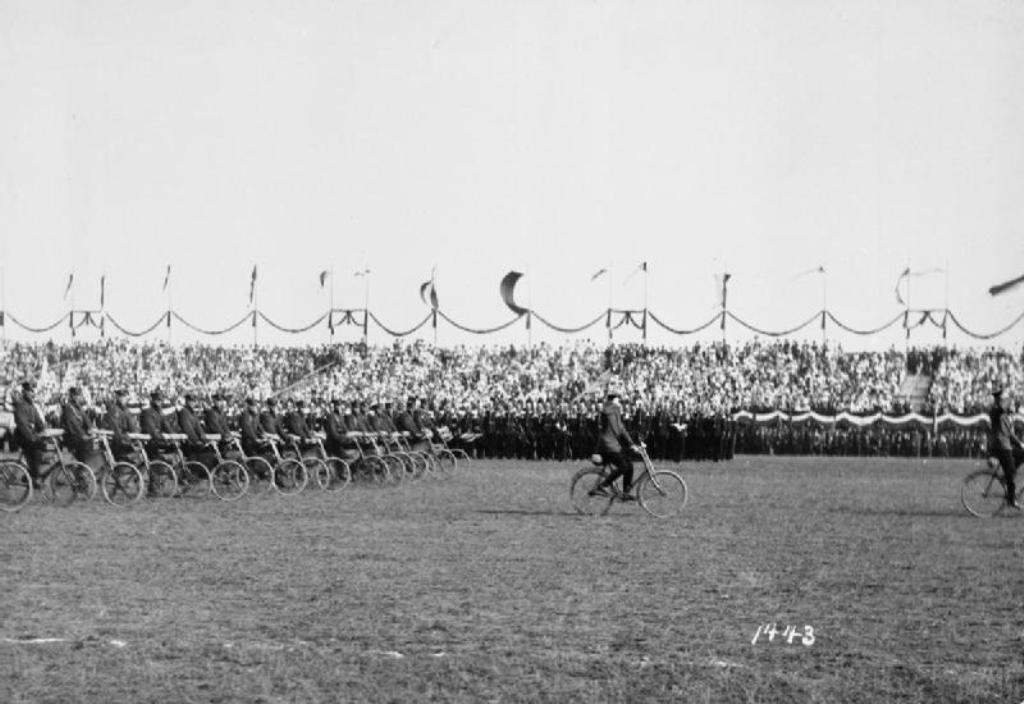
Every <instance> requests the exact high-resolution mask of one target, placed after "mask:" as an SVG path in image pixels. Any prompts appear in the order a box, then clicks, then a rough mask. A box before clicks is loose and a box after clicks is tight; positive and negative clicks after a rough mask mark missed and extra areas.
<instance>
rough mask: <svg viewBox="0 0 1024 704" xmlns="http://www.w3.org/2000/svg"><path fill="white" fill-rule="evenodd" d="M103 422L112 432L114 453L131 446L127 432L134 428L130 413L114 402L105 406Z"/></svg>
mask: <svg viewBox="0 0 1024 704" xmlns="http://www.w3.org/2000/svg"><path fill="white" fill-rule="evenodd" d="M105 422H106V425H107V429H108V430H110V431H112V432H113V437H112V438H111V447H112V448H113V449H114V452H115V454H117V453H120V452H121V451H124V450H126V449H128V447H130V446H131V440H130V439H129V438H128V433H130V432H132V431H133V430H134V429H135V424H134V423H133V422H132V416H131V414H130V413H129V412H128V411H127V410H125V409H124V408H121V407H120V406H118V405H117V404H116V403H112V404H110V405H109V406H108V407H107V415H106V421H105Z"/></svg>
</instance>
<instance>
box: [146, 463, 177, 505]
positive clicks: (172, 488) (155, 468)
mask: <svg viewBox="0 0 1024 704" xmlns="http://www.w3.org/2000/svg"><path fill="white" fill-rule="evenodd" d="M146 473H147V475H148V479H149V480H148V491H147V494H148V495H149V497H150V498H161V499H162V498H169V497H171V496H174V495H176V494H177V493H178V475H177V473H175V471H174V468H173V467H171V465H169V464H167V463H166V462H164V461H163V460H153V461H152V462H150V463H149V465H148V466H147V467H146Z"/></svg>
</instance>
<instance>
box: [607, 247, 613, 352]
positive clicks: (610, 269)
mask: <svg viewBox="0 0 1024 704" xmlns="http://www.w3.org/2000/svg"><path fill="white" fill-rule="evenodd" d="M607 274H608V344H609V345H610V344H611V343H612V336H613V333H612V300H613V297H612V296H613V294H612V265H611V262H609V263H608V271H607Z"/></svg>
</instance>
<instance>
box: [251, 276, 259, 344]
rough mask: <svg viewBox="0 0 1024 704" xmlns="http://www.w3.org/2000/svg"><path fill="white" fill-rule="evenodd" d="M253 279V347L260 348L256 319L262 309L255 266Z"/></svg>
mask: <svg viewBox="0 0 1024 704" xmlns="http://www.w3.org/2000/svg"><path fill="white" fill-rule="evenodd" d="M252 270H253V274H254V276H253V279H252V346H253V347H259V338H258V337H257V334H258V333H257V332H256V324H257V323H256V318H258V317H259V315H258V311H259V309H260V286H259V281H258V280H257V274H256V265H255V264H253V267H252Z"/></svg>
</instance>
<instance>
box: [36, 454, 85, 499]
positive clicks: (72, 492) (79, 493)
mask: <svg viewBox="0 0 1024 704" xmlns="http://www.w3.org/2000/svg"><path fill="white" fill-rule="evenodd" d="M44 491H45V493H46V498H47V499H49V500H50V501H52V502H53V503H54V504H56V505H57V506H70V505H71V504H73V503H74V502H75V499H77V498H78V497H82V498H83V499H87V500H88V498H89V497H90V496H94V495H95V494H96V476H95V475H94V474H93V473H92V470H91V469H89V467H87V466H86V465H84V464H82V463H81V462H68V463H67V464H63V465H62V464H61V463H60V462H57V463H55V464H54V465H53V466H52V467H50V471H49V472H48V473H47V475H46V484H45V485H44Z"/></svg>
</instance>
